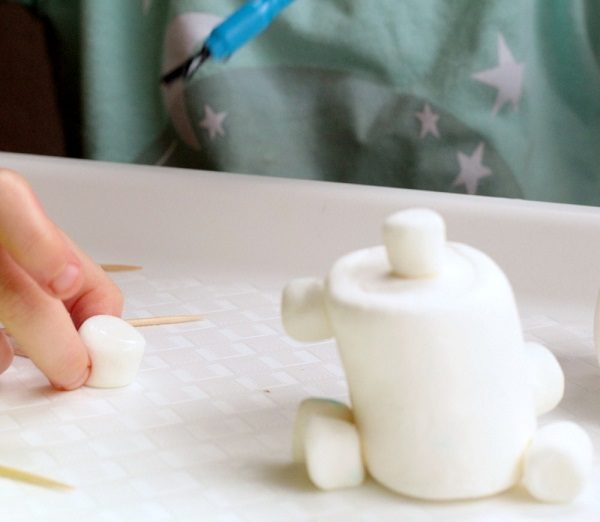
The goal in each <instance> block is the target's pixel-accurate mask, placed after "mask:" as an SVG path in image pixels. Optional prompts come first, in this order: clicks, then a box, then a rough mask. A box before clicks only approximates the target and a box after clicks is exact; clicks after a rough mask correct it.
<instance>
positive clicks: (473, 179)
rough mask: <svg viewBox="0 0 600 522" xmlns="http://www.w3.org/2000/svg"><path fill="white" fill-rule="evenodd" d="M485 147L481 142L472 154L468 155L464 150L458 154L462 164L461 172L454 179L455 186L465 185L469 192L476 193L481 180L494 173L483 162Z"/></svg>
mask: <svg viewBox="0 0 600 522" xmlns="http://www.w3.org/2000/svg"><path fill="white" fill-rule="evenodd" d="M484 148H485V144H484V143H483V142H480V143H479V145H477V148H476V149H475V152H473V155H472V156H467V155H466V154H463V153H462V152H459V153H458V154H457V155H456V156H457V158H458V163H459V165H460V173H459V174H458V176H457V178H456V179H455V180H454V183H453V184H452V185H453V186H457V185H464V186H465V187H466V189H467V193H468V194H475V193H476V192H477V185H478V184H479V180H480V179H481V178H485V177H486V176H491V175H492V171H491V169H489V168H488V167H486V166H485V165H483V164H482V163H481V161H482V160H483V152H484Z"/></svg>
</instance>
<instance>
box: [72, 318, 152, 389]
mask: <svg viewBox="0 0 600 522" xmlns="http://www.w3.org/2000/svg"><path fill="white" fill-rule="evenodd" d="M79 335H80V337H81V340H82V341H83V343H84V344H85V346H86V347H87V349H88V351H89V354H90V359H91V361H92V370H91V373H90V376H89V378H88V380H87V382H86V383H85V384H86V386H91V387H93V388H119V387H121V386H127V385H128V384H131V382H133V380H134V379H135V376H136V375H137V372H138V369H139V367H140V363H141V361H142V356H143V354H144V348H145V346H146V341H145V339H144V337H143V336H142V335H141V334H140V333H139V332H138V331H137V330H136V329H135V328H134V327H133V326H131V325H130V324H129V323H127V322H126V321H124V320H123V319H120V318H119V317H113V316H110V315H96V316H93V317H90V318H89V319H87V320H86V321H85V322H84V323H83V324H82V325H81V327H80V328H79Z"/></svg>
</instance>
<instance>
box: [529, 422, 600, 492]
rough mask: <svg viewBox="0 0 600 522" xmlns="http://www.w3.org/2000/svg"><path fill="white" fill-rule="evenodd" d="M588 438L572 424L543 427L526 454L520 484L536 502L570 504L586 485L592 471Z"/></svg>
mask: <svg viewBox="0 0 600 522" xmlns="http://www.w3.org/2000/svg"><path fill="white" fill-rule="evenodd" d="M592 459H593V448H592V443H591V441H590V438H589V437H588V435H587V433H586V432H585V431H583V430H582V429H581V428H580V427H579V426H578V425H577V424H575V423H573V422H567V421H563V422H556V423H554V424H550V425H548V426H544V427H543V428H541V429H540V430H538V432H537V433H536V434H535V436H534V437H533V440H532V441H531V445H530V446H529V448H528V449H527V452H526V454H525V460H524V464H523V484H524V485H525V487H526V488H527V490H528V491H529V493H531V495H532V496H533V497H535V498H537V499H538V500H542V501H544V502H569V501H570V500H573V499H574V498H575V497H576V496H577V495H578V494H579V493H580V492H581V490H582V489H583V487H584V486H585V484H586V482H587V480H588V477H589V475H590V472H591V468H592Z"/></svg>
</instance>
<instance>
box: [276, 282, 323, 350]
mask: <svg viewBox="0 0 600 522" xmlns="http://www.w3.org/2000/svg"><path fill="white" fill-rule="evenodd" d="M281 320H282V321H283V327H284V328H285V331H286V332H287V334H288V335H289V336H290V337H293V338H294V339H297V340H298V341H303V342H316V341H322V340H325V339H329V338H330V337H332V332H331V326H330V324H329V318H328V317H327V311H326V310H325V293H324V289H323V282H322V281H320V280H319V279H315V278H313V277H308V278H303V279H295V280H293V281H291V282H290V283H288V284H287V286H286V287H285V288H284V289H283V296H282V300H281Z"/></svg>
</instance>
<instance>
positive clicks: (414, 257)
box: [383, 208, 446, 278]
mask: <svg viewBox="0 0 600 522" xmlns="http://www.w3.org/2000/svg"><path fill="white" fill-rule="evenodd" d="M383 239H384V243H385V246H386V250H387V253H388V258H389V261H390V265H391V266H392V272H393V273H394V274H395V275H396V276H399V277H406V278H420V277H431V276H435V275H436V274H438V273H439V271H440V270H441V268H442V264H443V263H444V250H445V246H446V226H445V224H444V220H443V219H442V217H441V216H440V215H439V214H437V213H436V212H434V211H433V210H429V209H425V208H412V209H409V210H402V211H400V212H396V213H395V214H392V215H391V216H390V217H388V218H387V219H386V220H385V222H384V224H383Z"/></svg>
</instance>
